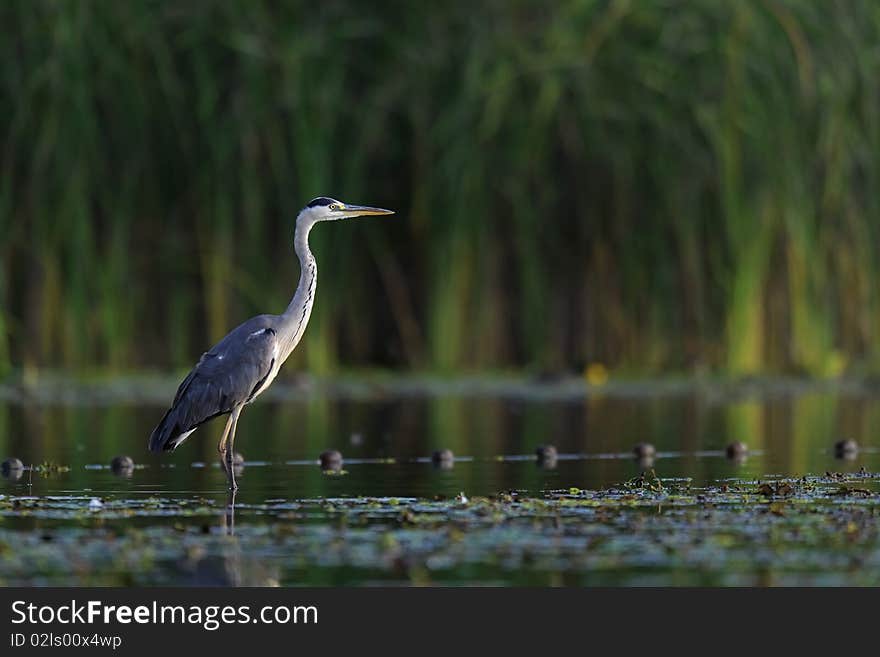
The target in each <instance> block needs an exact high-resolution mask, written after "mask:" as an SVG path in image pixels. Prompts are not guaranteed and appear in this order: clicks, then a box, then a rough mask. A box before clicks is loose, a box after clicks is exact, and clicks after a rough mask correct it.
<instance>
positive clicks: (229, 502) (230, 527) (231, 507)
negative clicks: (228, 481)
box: [223, 488, 235, 536]
mask: <svg viewBox="0 0 880 657" xmlns="http://www.w3.org/2000/svg"><path fill="white" fill-rule="evenodd" d="M223 526H224V528H225V529H226V533H227V534H229V535H230V536H231V535H232V534H235V489H233V488H230V489H229V492H228V493H227V495H226V513H225V514H224V516H223Z"/></svg>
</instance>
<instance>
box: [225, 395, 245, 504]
mask: <svg viewBox="0 0 880 657" xmlns="http://www.w3.org/2000/svg"><path fill="white" fill-rule="evenodd" d="M241 409H242V407H241V406H239V407H237V408H234V409H232V413H231V414H230V416H229V421H230V422H231V423H232V429H231V430H230V431H229V436H228V438H227V441H228V443H229V445H228V447H227V449H226V454H225V457H226V476H227V477H228V479H229V489H230V490H233V491H234V490H238V484H236V483H235V469H234V468H233V465H232V464H233V462H234V460H235V429H236V428H237V427H238V416H239V415H241Z"/></svg>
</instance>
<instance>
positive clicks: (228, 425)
mask: <svg viewBox="0 0 880 657" xmlns="http://www.w3.org/2000/svg"><path fill="white" fill-rule="evenodd" d="M234 417H235V412H234V411H233V412H232V413H230V414H229V419H228V420H226V428H224V429H223V435H222V436H220V442H219V443H217V451H218V452H220V453H221V454H225V453H226V439H227V438H229V431H230V429H232V425H233V424H235V420H234V419H233V418H234Z"/></svg>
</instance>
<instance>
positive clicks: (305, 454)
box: [0, 393, 880, 502]
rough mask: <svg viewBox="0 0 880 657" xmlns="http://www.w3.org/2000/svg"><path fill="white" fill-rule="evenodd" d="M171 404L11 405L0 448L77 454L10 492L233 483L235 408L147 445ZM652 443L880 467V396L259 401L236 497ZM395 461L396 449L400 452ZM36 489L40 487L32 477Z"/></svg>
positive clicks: (583, 481) (245, 439) (470, 484)
mask: <svg viewBox="0 0 880 657" xmlns="http://www.w3.org/2000/svg"><path fill="white" fill-rule="evenodd" d="M163 410H164V409H163V408H162V407H159V406H153V405H150V406H145V405H131V404H117V405H111V406H89V405H84V406H83V405H80V406H70V405H21V404H7V405H5V406H0V455H3V456H4V457H5V456H17V457H18V458H20V459H21V460H22V461H23V462H24V463H25V464H31V463H33V464H39V463H44V462H50V463H56V464H60V465H64V466H69V467H70V470H69V472H63V473H60V474H54V475H51V476H48V477H44V476H37V475H34V476H33V477H29V476H28V475H27V473H25V476H24V477H22V479H20V480H18V481H10V480H6V479H4V480H0V493H4V492H5V493H7V494H19V495H20V494H23V493H24V491H25V490H29V491H30V492H31V494H34V495H50V494H79V493H83V492H85V493H89V494H100V495H128V496H133V495H157V494H163V495H174V494H181V495H187V494H197V495H216V496H218V497H219V496H221V495H222V494H223V492H224V486H225V484H224V482H225V479H224V475H223V472H222V470H221V469H220V468H219V466H218V463H217V456H216V442H217V439H218V437H219V434H220V432H221V431H222V428H223V422H222V420H215V421H214V422H212V423H210V424H208V425H205V426H204V427H202V428H201V429H199V430H198V431H197V432H196V433H194V434H193V435H192V436H191V437H190V438H189V439H188V441H187V442H186V443H185V444H184V445H182V446H181V447H180V448H179V449H178V450H177V451H176V452H175V453H174V454H167V455H164V456H162V457H158V456H154V455H152V454H148V453H147V451H146V443H147V438H148V436H149V433H150V430H151V429H152V427H153V425H154V424H155V423H156V421H157V420H158V419H159V417H160V416H161V415H162V412H163ZM841 438H853V439H855V440H857V441H858V442H859V444H860V445H861V446H862V451H861V452H860V453H859V455H858V456H857V457H856V458H855V459H854V460H851V461H841V460H838V459H836V458H835V457H834V453H833V449H832V446H833V443H834V442H835V441H836V440H839V439H841ZM733 440H740V441H743V442H745V443H746V444H747V445H748V446H749V448H750V450H751V452H750V455H749V457H748V458H747V459H746V460H745V462H743V463H739V464H737V463H733V462H731V461H730V460H728V459H727V458H725V456H724V452H723V450H724V447H725V445H727V444H728V443H729V442H731V441H733ZM638 442H650V443H652V444H653V445H655V446H656V448H657V451H658V453H659V457H658V459H657V461H656V464H655V467H656V470H657V472H658V474H660V475H661V476H663V477H690V478H693V480H694V482H695V483H698V484H702V483H707V482H711V481H715V480H719V479H726V478H732V477H736V478H746V479H748V478H756V477H762V476H765V475H783V476H795V475H798V476H799V475H803V474H806V473H814V474H822V473H824V472H825V471H828V470H833V471H844V472H846V471H856V470H858V469H859V468H860V467H862V466H864V467H865V468H867V469H868V470H870V471H877V470H880V398H873V397H867V396H861V395H851V396H843V395H835V394H825V393H822V394H819V393H816V394H807V395H800V396H791V395H782V396H775V397H773V398H770V399H756V400H746V401H735V400H731V401H726V402H725V401H721V402H717V401H716V402H708V401H706V400H705V399H703V398H701V397H699V396H691V397H688V396H670V397H657V398H642V397H640V398H635V399H620V398H616V399H601V398H597V399H590V400H588V401H579V402H572V401H571V400H567V401H554V400H540V401H539V400H532V401H529V400H527V399H522V398H492V397H485V396H480V397H475V398H468V397H461V396H455V395H446V396H440V397H430V396H429V397H407V398H404V399H398V400H383V401H362V400H361V401H354V400H345V399H320V400H314V401H302V400H297V401H288V402H283V401H272V402H268V401H267V402H262V403H258V404H256V405H254V406H251V407H249V408H248V409H246V411H245V413H244V414H243V416H242V420H241V422H240V423H239V429H238V438H237V444H236V449H237V451H240V452H241V453H243V454H244V456H245V459H246V466H245V468H244V471H243V473H242V475H241V476H240V477H239V484H240V486H241V491H240V494H239V498H238V499H239V501H244V502H260V501H262V500H265V499H267V498H287V499H299V498H313V497H326V496H330V497H336V496H350V495H353V496H410V497H433V496H436V495H454V494H457V493H459V492H462V491H463V492H465V493H466V494H468V495H488V494H494V493H497V492H500V491H508V490H514V489H516V490H527V491H531V492H539V491H542V490H547V489H559V488H567V487H570V486H577V487H579V488H587V489H598V488H603V487H606V486H609V485H613V484H616V483H619V482H621V481H624V480H626V479H629V478H631V477H633V476H635V475H637V474H638V473H639V472H640V469H639V467H638V465H637V464H636V463H635V462H634V461H633V459H632V458H631V449H632V446H633V445H634V444H635V443H638ZM547 443H550V444H553V445H555V446H556V447H557V449H558V451H559V454H560V458H559V460H558V462H557V464H556V467H555V468H552V469H549V468H542V467H539V466H538V465H537V464H536V463H535V459H534V451H535V448H536V447H537V446H538V445H542V444H547ZM328 448H335V449H339V450H340V451H341V452H342V453H343V455H344V457H345V471H346V474H345V475H343V476H327V475H324V474H323V473H322V472H321V470H320V468H319V467H318V466H317V464H316V459H317V457H318V455H319V454H320V452H321V451H322V450H324V449H328ZM440 448H449V449H451V450H452V451H453V452H454V453H455V456H456V459H457V460H456V462H455V463H454V467H452V468H451V469H448V470H444V469H438V468H435V467H434V466H433V465H432V464H431V463H430V461H429V457H430V455H431V453H432V451H433V450H435V449H440ZM117 454H127V455H130V456H131V457H132V458H133V459H134V460H135V462H136V463H138V464H139V466H140V467H139V468H138V469H137V470H135V472H134V474H133V476H132V477H131V478H124V477H117V476H115V475H113V474H112V473H111V472H110V471H109V469H106V468H103V469H102V468H101V466H106V465H107V464H108V463H109V462H110V460H111V459H112V458H113V456H115V455H117ZM392 459H393V462H390V461H391V460H392ZM28 486H29V488H28Z"/></svg>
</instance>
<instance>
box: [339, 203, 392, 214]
mask: <svg viewBox="0 0 880 657" xmlns="http://www.w3.org/2000/svg"><path fill="white" fill-rule="evenodd" d="M337 212H338V213H339V214H341V215H342V216H343V217H368V216H372V215H380V214H394V210H386V209H384V208H371V207H370V206H369V205H346V206H345V207H343V208H340V209H339V210H337Z"/></svg>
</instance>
